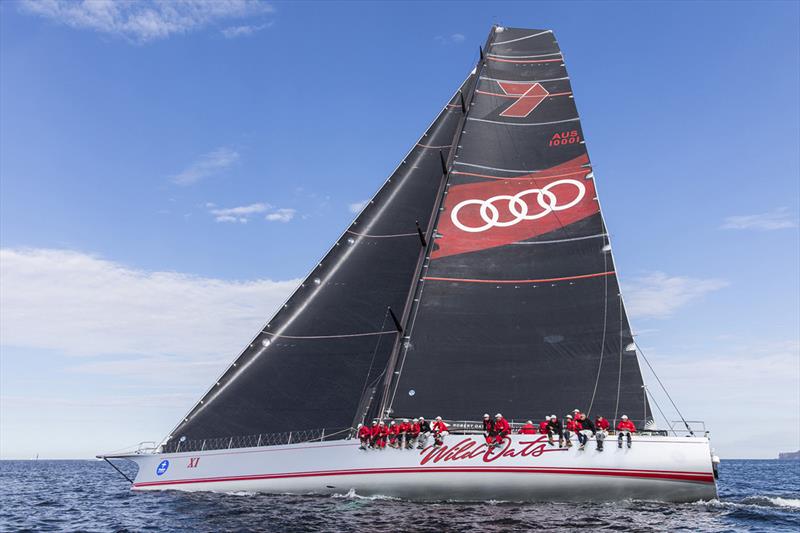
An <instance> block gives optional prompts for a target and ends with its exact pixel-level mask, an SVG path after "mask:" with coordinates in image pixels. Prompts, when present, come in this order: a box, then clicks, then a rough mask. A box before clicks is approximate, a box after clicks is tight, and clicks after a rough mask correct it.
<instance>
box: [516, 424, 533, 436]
mask: <svg viewBox="0 0 800 533" xmlns="http://www.w3.org/2000/svg"><path fill="white" fill-rule="evenodd" d="M519 432H520V434H522V435H535V434H536V428H535V427H534V425H533V424H525V425H524V426H522V427H521V428H519Z"/></svg>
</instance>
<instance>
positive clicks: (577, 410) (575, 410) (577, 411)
mask: <svg viewBox="0 0 800 533" xmlns="http://www.w3.org/2000/svg"><path fill="white" fill-rule="evenodd" d="M572 412H573V413H580V412H581V410H580V409H573V410H572Z"/></svg>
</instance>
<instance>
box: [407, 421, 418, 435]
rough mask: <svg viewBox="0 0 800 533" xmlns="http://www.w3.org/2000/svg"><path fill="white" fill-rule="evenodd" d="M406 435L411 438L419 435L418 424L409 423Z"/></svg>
mask: <svg viewBox="0 0 800 533" xmlns="http://www.w3.org/2000/svg"><path fill="white" fill-rule="evenodd" d="M408 434H409V435H411V436H412V437H416V436H418V435H419V424H415V423H414V422H411V423H410V424H409V429H408Z"/></svg>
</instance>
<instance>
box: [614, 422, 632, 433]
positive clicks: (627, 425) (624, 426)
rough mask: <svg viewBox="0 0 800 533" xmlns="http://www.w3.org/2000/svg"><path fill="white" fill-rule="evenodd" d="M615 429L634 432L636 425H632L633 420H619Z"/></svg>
mask: <svg viewBox="0 0 800 533" xmlns="http://www.w3.org/2000/svg"><path fill="white" fill-rule="evenodd" d="M617 430H618V431H631V432H635V431H636V426H635V425H633V422H631V421H630V420H620V421H619V423H618V424H617Z"/></svg>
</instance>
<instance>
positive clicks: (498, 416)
mask: <svg viewBox="0 0 800 533" xmlns="http://www.w3.org/2000/svg"><path fill="white" fill-rule="evenodd" d="M494 417H495V418H503V415H502V414H501V413H497V414H496V415H494Z"/></svg>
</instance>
